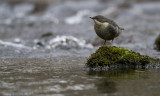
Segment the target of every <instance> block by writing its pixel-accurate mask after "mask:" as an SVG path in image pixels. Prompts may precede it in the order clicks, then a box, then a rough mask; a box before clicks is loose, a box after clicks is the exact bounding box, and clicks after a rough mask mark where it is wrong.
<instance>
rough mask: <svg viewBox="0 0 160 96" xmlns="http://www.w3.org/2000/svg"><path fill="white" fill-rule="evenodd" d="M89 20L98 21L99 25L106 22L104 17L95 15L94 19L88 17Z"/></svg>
mask: <svg viewBox="0 0 160 96" xmlns="http://www.w3.org/2000/svg"><path fill="white" fill-rule="evenodd" d="M90 18H91V19H93V20H94V21H99V22H101V23H104V22H106V21H107V18H105V17H104V16H102V15H97V16H94V17H90Z"/></svg>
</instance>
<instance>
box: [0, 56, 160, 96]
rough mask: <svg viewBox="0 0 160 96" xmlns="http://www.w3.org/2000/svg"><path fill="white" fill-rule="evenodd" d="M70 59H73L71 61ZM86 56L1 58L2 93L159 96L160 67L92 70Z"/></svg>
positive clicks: (4, 95)
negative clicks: (88, 65) (86, 64)
mask: <svg viewBox="0 0 160 96" xmlns="http://www.w3.org/2000/svg"><path fill="white" fill-rule="evenodd" d="M70 60H71V61H70ZM85 60H86V58H83V57H65V56H62V57H58V58H54V59H53V58H43V59H40V58H32V59H20V58H12V59H1V60H0V62H1V65H0V77H1V79H0V85H1V86H0V94H1V96H75V95H77V96H106V95H107V96H130V95H131V96H133V95H135V96H159V95H160V92H159V89H160V76H159V72H160V70H159V69H150V70H147V69H115V70H108V71H89V70H87V69H86V68H84V63H85Z"/></svg>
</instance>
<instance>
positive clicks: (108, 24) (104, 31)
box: [90, 15, 124, 45]
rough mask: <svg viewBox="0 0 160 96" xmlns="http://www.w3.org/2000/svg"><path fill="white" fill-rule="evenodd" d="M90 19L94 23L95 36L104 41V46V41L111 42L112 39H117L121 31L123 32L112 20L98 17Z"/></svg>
mask: <svg viewBox="0 0 160 96" xmlns="http://www.w3.org/2000/svg"><path fill="white" fill-rule="evenodd" d="M90 18H91V19H93V20H94V22H95V25H94V30H95V32H96V34H97V35H98V36H99V37H100V38H102V39H104V40H105V41H104V44H103V45H105V43H106V40H112V42H113V40H114V38H116V37H118V36H119V34H120V33H121V32H122V30H124V28H121V27H119V26H118V25H117V24H116V23H115V22H114V21H113V20H110V19H108V18H106V17H104V16H101V15H98V16H94V17H90ZM112 42H111V44H112ZM111 44H110V45H111Z"/></svg>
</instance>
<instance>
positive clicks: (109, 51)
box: [86, 46, 157, 68]
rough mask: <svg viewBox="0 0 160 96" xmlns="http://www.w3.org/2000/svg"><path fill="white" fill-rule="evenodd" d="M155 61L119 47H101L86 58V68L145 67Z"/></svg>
mask: <svg viewBox="0 0 160 96" xmlns="http://www.w3.org/2000/svg"><path fill="white" fill-rule="evenodd" d="M156 60H157V59H153V58H151V57H149V56H146V55H140V53H136V52H134V51H132V50H131V51H130V50H128V49H124V48H121V47H115V46H113V47H107V46H102V47H100V48H99V49H98V50H96V52H95V53H93V54H91V56H90V57H89V58H88V60H87V63H86V66H87V67H92V68H94V67H105V66H108V67H110V66H112V65H118V66H121V65H123V66H132V67H133V66H137V65H141V66H145V65H146V64H149V63H151V62H153V61H156Z"/></svg>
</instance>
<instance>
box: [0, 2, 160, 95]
mask: <svg viewBox="0 0 160 96" xmlns="http://www.w3.org/2000/svg"><path fill="white" fill-rule="evenodd" d="M6 1H8V2H6ZM6 1H4V0H0V57H1V58H0V77H1V78H0V96H75V95H77V96H159V95H160V92H159V90H160V76H159V74H160V69H159V68H158V67H157V68H146V69H124V68H123V69H110V70H106V71H95V70H92V71H91V70H88V69H87V68H85V63H86V60H87V58H88V56H90V54H91V53H93V52H94V51H95V50H96V49H98V47H99V46H100V45H102V43H103V40H101V39H100V38H98V37H97V36H96V34H95V32H94V29H93V25H94V22H93V21H92V20H90V19H89V17H90V16H95V15H97V14H101V15H104V16H106V17H108V18H110V19H113V20H114V21H116V22H117V23H118V25H119V26H121V27H123V28H125V30H124V32H122V34H121V35H120V36H119V37H117V38H116V39H115V40H114V42H113V46H120V47H123V48H127V49H130V50H134V51H136V52H140V53H141V54H144V55H149V56H151V57H153V58H160V53H159V51H157V50H155V49H154V41H155V39H156V37H157V36H158V34H159V30H160V18H159V15H160V2H159V1H157V2H153V1H149V0H146V1H148V2H145V0H143V2H134V0H132V1H131V2H129V0H127V1H125V0H108V1H105V0H101V1H96V0H88V1H82V0H69V1H63V0H59V1H57V0H47V1H46V2H47V3H46V2H42V1H39V2H40V3H37V2H32V1H30V0H28V2H27V1H25V0H24V2H19V3H18V0H17V2H12V3H10V2H11V0H6ZM9 1H10V2H9ZM35 1H36V0H35ZM137 1H138V0H137ZM155 1H156V0H155ZM38 6H41V7H40V8H39V7H38ZM42 6H43V7H42Z"/></svg>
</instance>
